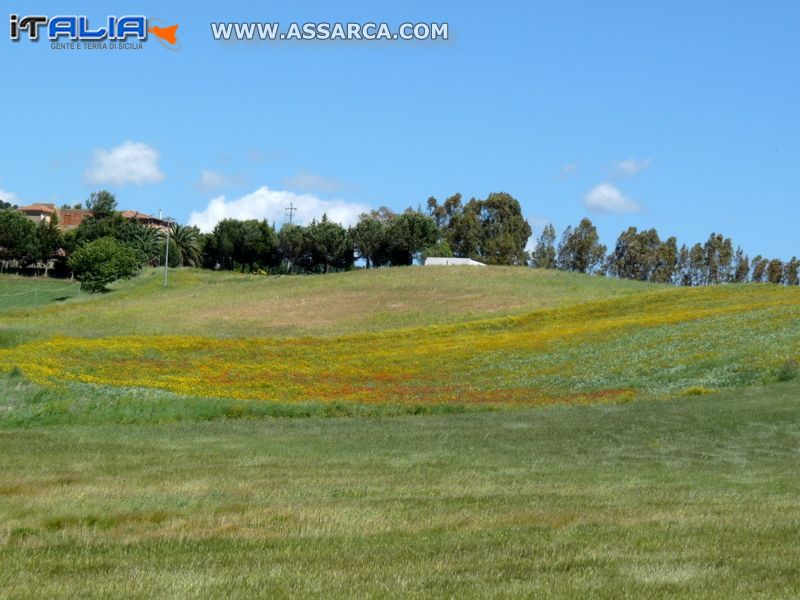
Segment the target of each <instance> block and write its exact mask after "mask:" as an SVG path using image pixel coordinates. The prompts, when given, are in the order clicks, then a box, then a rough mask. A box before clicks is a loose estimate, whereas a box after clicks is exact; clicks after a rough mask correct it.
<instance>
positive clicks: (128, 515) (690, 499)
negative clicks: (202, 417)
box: [0, 382, 800, 599]
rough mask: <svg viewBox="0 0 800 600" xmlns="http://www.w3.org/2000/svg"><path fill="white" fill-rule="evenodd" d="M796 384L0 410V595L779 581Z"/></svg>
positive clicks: (685, 588) (605, 591)
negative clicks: (330, 409) (612, 394)
mask: <svg viewBox="0 0 800 600" xmlns="http://www.w3.org/2000/svg"><path fill="white" fill-rule="evenodd" d="M798 393H800V385H798V384H797V382H790V383H779V384H771V385H770V386H766V387H753V388H748V389H744V390H735V391H734V390H730V391H727V392H723V393H718V394H713V395H705V396H694V397H683V398H678V399H672V400H641V401H637V402H631V403H627V404H615V405H609V404H602V405H590V406H569V405H555V406H550V407H544V408H538V409H519V410H513V411H498V412H480V413H475V414H461V415H458V414H449V415H433V416H397V417H391V418H386V417H381V416H376V417H370V418H362V417H356V418H350V417H345V418H333V419H332V418H318V417H311V418H306V419H235V420H230V419H228V420H225V419H223V420H216V421H211V422H203V423H198V422H183V423H170V424H162V425H152V424H149V425H131V424H128V425H125V424H112V425H109V424H106V425H88V424H81V425H59V426H49V427H41V426H40V427H22V428H10V429H9V428H2V429H0V455H2V456H3V460H2V461H0V573H2V575H3V577H2V582H0V597H2V598H41V597H76V596H79V597H98V598H99V597H109V596H124V597H130V598H152V597H169V598H197V597H203V598H213V597H221V596H224V597H230V598H249V597H265V598H281V597H298V596H299V597H325V598H337V597H397V596H404V597H471V598H485V597H565V598H567V597H568V598H586V597H592V598H615V599H616V598H670V597H686V598H748V599H750V598H792V597H797V596H798V595H799V594H800V571H798V569H797V565H798V564H800V541H798V540H800V519H798V515H799V514H800V478H798V476H797V464H798V459H799V458H800V401H798Z"/></svg>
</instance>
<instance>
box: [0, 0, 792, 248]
mask: <svg viewBox="0 0 800 600" xmlns="http://www.w3.org/2000/svg"><path fill="white" fill-rule="evenodd" d="M181 4H183V3H181ZM181 4H179V3H177V2H174V3H171V4H170V3H165V2H142V1H137V2H135V3H134V2H130V1H128V2H115V1H109V2H103V3H102V8H100V6H101V3H97V2H59V3H53V2H50V3H44V2H24V3H23V2H16V3H14V2H12V3H8V4H7V6H8V7H9V11H8V12H11V11H12V10H16V11H17V12H19V13H21V14H37V13H41V14H48V15H51V16H53V15H55V14H58V13H61V14H63V13H70V14H85V15H87V16H89V17H90V18H92V19H95V18H96V19H97V20H98V22H99V21H101V20H103V19H104V18H105V17H106V15H109V14H117V15H123V14H136V13H139V14H144V15H147V16H149V17H157V18H160V19H162V20H163V21H164V22H166V23H169V24H171V23H179V25H180V28H179V30H178V36H179V38H180V40H181V46H182V48H181V50H180V51H179V52H170V51H168V50H165V49H164V48H162V47H161V46H160V45H159V44H158V43H156V42H155V40H150V41H148V42H147V43H145V47H144V49H142V50H139V51H102V50H98V51H89V50H83V51H69V50H51V49H50V47H49V44H48V43H47V42H46V41H42V42H39V43H30V42H28V41H26V40H23V41H21V42H19V43H12V42H11V41H9V40H8V35H7V33H6V34H5V35H3V39H2V41H1V42H0V54H2V64H3V73H4V76H5V79H6V82H7V84H6V86H4V92H3V94H2V96H1V97H0V105H1V106H2V107H3V109H4V110H3V114H4V115H5V116H6V119H5V122H4V124H3V130H4V134H3V142H4V143H3V144H2V149H0V158H1V160H0V190H2V192H0V194H3V193H5V194H6V195H8V194H14V196H15V197H16V198H17V201H19V202H24V203H28V202H57V203H62V202H69V203H75V202H80V201H83V200H85V199H86V197H87V196H88V195H89V193H90V192H91V191H92V190H93V189H99V188H107V189H109V190H111V191H113V192H114V193H115V194H116V195H117V198H118V201H119V204H120V206H121V207H122V208H135V209H138V210H141V211H144V212H155V213H157V212H158V210H159V209H163V210H164V211H165V213H166V214H169V215H171V216H172V217H174V218H176V219H178V220H180V221H183V222H185V221H187V220H189V219H190V218H191V215H192V213H195V216H194V219H195V220H198V219H200V220H198V221H197V222H201V221H202V222H203V223H206V225H207V224H208V223H210V222H212V221H213V219H214V218H216V217H215V215H216V216H219V215H224V216H237V215H244V216H250V215H251V214H253V213H259V212H261V213H264V214H263V216H266V217H269V218H270V219H275V218H280V208H281V206H282V204H283V203H284V202H285V201H294V202H295V203H299V204H300V208H301V213H299V214H300V216H301V218H302V219H308V218H310V217H311V216H312V215H314V214H315V212H317V211H320V212H321V211H322V210H329V211H331V212H333V213H334V214H336V215H342V217H341V218H343V219H345V220H346V219H347V218H352V215H355V214H357V212H358V211H359V210H361V209H362V208H364V207H378V206H380V205H388V206H390V207H392V208H394V209H398V210H400V209H403V208H405V207H407V206H414V207H416V206H417V205H419V204H423V205H424V203H425V201H426V200H427V198H428V197H429V196H431V195H433V196H436V197H437V198H439V199H440V200H443V199H444V198H445V197H447V196H449V195H451V194H453V193H455V192H461V193H462V194H463V195H464V196H466V197H467V198H469V197H472V196H476V197H484V196H485V195H487V194H488V193H490V192H492V191H507V192H509V193H511V194H513V195H514V196H515V197H516V198H518V199H519V200H520V202H521V204H522V206H523V210H524V212H525V215H526V216H527V217H528V219H529V220H530V222H531V224H532V225H533V227H534V230H535V234H536V235H538V233H539V232H540V231H541V227H542V224H543V223H546V222H550V221H552V222H553V223H554V225H555V226H556V229H557V231H558V232H559V233H560V231H561V230H563V228H564V227H566V226H567V225H569V224H574V223H576V222H577V221H578V220H579V219H580V218H581V217H583V216H589V217H590V218H592V220H593V221H594V222H595V223H596V224H597V226H598V228H599V230H600V233H601V236H602V238H603V241H604V242H605V243H606V244H608V245H612V244H613V242H614V240H615V239H616V236H617V235H618V234H619V232H620V231H622V230H623V229H624V228H625V227H627V226H628V225H635V226H638V227H645V228H649V227H656V228H657V229H658V231H659V232H660V233H661V234H662V236H667V235H676V236H677V237H678V239H679V242H686V243H693V242H695V241H702V240H704V239H705V238H706V237H707V236H708V234H709V233H710V232H711V231H722V232H724V233H725V234H726V235H729V236H731V237H733V239H734V242H735V243H738V244H741V245H742V246H743V247H744V248H745V250H747V251H748V252H749V253H750V254H751V256H752V255H755V254H757V253H761V254H765V255H769V256H777V257H781V258H788V257H790V256H791V255H793V254H800V241H798V239H800V236H797V233H796V228H797V216H798V213H799V212H800V211H798V208H797V201H798V199H799V195H798V190H800V115H798V107H800V85H799V82H798V77H800V76H799V75H798V73H799V72H800V70H798V66H797V60H798V57H800V3H797V2H794V1H783V2H778V1H772V2H770V1H765V2H760V3H744V2H730V1H726V2H721V1H720V2H717V1H705V2H689V1H682V0H681V1H674V2H668V3H667V2H661V3H655V2H633V1H630V2H628V1H614V2H611V1H607V2H600V1H598V2H591V1H588V0H586V1H583V2H570V1H559V2H548V3H544V2H535V1H534V2H508V1H503V0H495V1H494V2H487V3H480V4H477V3H467V2H442V1H440V2H436V3H432V2H429V1H428V2H403V3H394V4H392V5H391V6H388V4H389V3H377V2H348V1H341V2H336V3H333V2H329V1H326V2H317V1H295V2H265V1H260V2H235V3H232V2H230V3H222V2H193V3H191V4H184V6H185V7H189V6H190V8H184V7H182V6H181ZM15 5H16V6H15ZM2 18H3V19H7V18H8V16H7V14H6V15H5V16H3V17H2ZM235 20H244V21H279V22H281V23H282V24H284V25H285V24H288V23H289V22H291V21H299V22H306V21H328V22H335V21H377V22H380V21H386V22H389V23H391V24H392V25H399V24H400V23H402V22H406V21H414V22H416V21H446V22H448V23H449V25H450V35H451V39H450V40H449V41H447V42H414V43H400V42H395V43H388V42H375V43H369V42H355V43H353V42H341V41H340V42H283V43H280V42H277V43H223V42H218V41H214V40H213V39H212V37H211V33H210V27H209V23H210V22H211V21H235ZM5 30H6V32H7V31H8V29H7V25H6V26H5ZM126 142H129V143H128V144H125V143H126ZM115 149H116V150H115ZM120 160H121V161H122V162H123V163H124V164H123V170H124V169H125V168H126V167H125V165H127V168H128V170H129V171H130V169H134V170H136V169H138V168H140V167H141V172H140V173H139V175H137V176H134V177H133V178H131V177H130V176H127V178H126V176H120V175H119V174H116V175H115V173H114V168H116V167H119V165H118V164H116V167H115V161H117V162H119V161H120ZM623 161H627V162H623ZM131 165H133V166H131ZM126 172H127V171H126ZM204 173H205V175H204ZM134 180H135V181H134ZM293 194H297V195H293ZM223 196H224V199H223V198H222V197H223ZM215 199H216V200H215ZM212 201H213V202H212ZM587 202H588V203H589V206H587ZM209 206H211V208H209ZM598 207H605V208H606V209H614V210H611V211H609V210H605V211H598V210H597V209H598ZM317 216H318V215H317Z"/></svg>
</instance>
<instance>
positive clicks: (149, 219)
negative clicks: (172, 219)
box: [122, 210, 169, 231]
mask: <svg viewBox="0 0 800 600" xmlns="http://www.w3.org/2000/svg"><path fill="white" fill-rule="evenodd" d="M122 216H123V218H125V219H133V220H134V221H138V222H139V223H141V224H142V225H147V226H148V227H153V228H154V229H160V230H161V231H166V230H167V229H169V223H168V222H167V221H164V220H163V219H159V218H158V217H154V216H153V215H146V214H144V213H140V212H138V211H135V210H123V211H122Z"/></svg>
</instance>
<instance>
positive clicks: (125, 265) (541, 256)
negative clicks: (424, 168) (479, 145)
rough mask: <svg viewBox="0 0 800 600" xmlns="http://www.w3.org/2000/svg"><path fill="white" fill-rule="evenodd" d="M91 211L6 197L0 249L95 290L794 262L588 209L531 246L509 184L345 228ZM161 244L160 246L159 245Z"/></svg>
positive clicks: (707, 271) (729, 268) (668, 271)
mask: <svg viewBox="0 0 800 600" xmlns="http://www.w3.org/2000/svg"><path fill="white" fill-rule="evenodd" d="M86 205H87V208H88V209H89V210H91V211H92V213H91V216H89V217H88V218H86V219H84V220H83V222H81V224H80V225H79V226H78V227H77V228H76V229H74V230H72V231H69V232H66V233H63V232H61V231H60V229H59V227H58V222H57V218H55V217H54V218H53V219H51V220H50V221H49V222H42V223H39V224H38V225H37V224H35V223H33V222H32V221H31V220H29V219H28V218H26V217H25V216H24V215H22V214H21V213H19V212H18V211H16V210H14V209H13V208H11V207H5V208H0V253H2V254H1V255H0V259H4V260H6V261H7V260H9V259H10V260H15V261H17V262H18V264H22V265H27V264H31V263H36V264H40V265H44V269H45V271H47V269H48V265H49V264H51V263H53V262H54V263H55V269H56V271H57V272H59V274H64V273H66V274H69V273H72V274H74V275H75V276H76V277H78V278H79V279H81V281H82V285H84V287H85V288H86V289H92V290H101V289H104V285H105V284H106V283H107V282H108V281H110V280H112V279H113V278H115V277H127V276H131V275H133V274H134V273H135V272H137V271H138V269H140V268H141V267H142V266H145V265H150V266H158V265H161V264H163V261H164V260H165V256H166V255H167V254H169V262H170V266H173V267H176V266H191V267H204V268H208V269H218V270H238V271H242V272H250V273H259V272H260V273H292V274H301V273H302V274H312V273H330V272H333V271H346V270H350V269H353V268H354V267H355V264H356V262H357V261H362V264H363V265H364V267H366V268H375V267H383V266H400V265H411V264H413V263H414V262H415V261H417V262H419V261H422V260H424V259H425V258H426V257H427V256H442V257H462V258H471V259H473V260H477V261H479V262H483V263H486V264H490V265H516V266H531V267H535V268H541V269H558V270H562V271H574V272H580V273H591V274H598V275H605V276H608V277H616V278H622V279H634V280H639V281H650V282H654V283H672V284H675V285H684V286H698V285H714V284H721V283H743V282H747V281H753V282H770V283H776V284H785V285H797V284H798V268H799V267H800V262H798V260H797V258H795V257H792V258H791V259H790V260H789V261H786V262H783V261H781V260H780V259H769V258H766V257H763V256H760V255H759V256H755V257H753V258H752V259H750V258H749V257H748V255H747V254H745V252H744V251H743V250H742V249H741V248H739V247H737V248H736V249H734V244H733V242H732V241H731V239H730V238H729V237H725V236H724V235H722V234H718V233H712V234H711V235H709V237H708V239H707V240H706V241H705V242H703V243H697V244H694V245H693V246H686V245H685V244H684V245H681V246H680V247H679V246H678V242H677V239H676V238H675V237H669V238H667V239H662V238H661V237H660V236H659V234H658V232H657V231H656V230H655V229H648V230H644V231H638V230H637V229H636V228H635V227H629V228H628V229H626V230H625V231H623V232H622V233H621V234H620V235H619V237H618V238H617V240H616V243H615V245H614V246H613V248H611V249H609V248H607V247H606V246H605V245H603V244H602V243H601V241H600V238H599V235H598V233H597V229H596V227H595V226H594V224H593V223H592V222H591V221H590V220H589V219H582V220H581V221H580V222H579V223H578V224H577V225H576V226H574V227H573V226H569V227H567V228H566V229H565V230H564V231H563V233H562V234H561V237H560V239H558V240H557V236H556V232H555V229H554V227H553V226H552V225H547V226H546V227H544V228H543V230H542V232H541V234H540V235H539V237H538V238H537V239H536V243H535V246H534V248H533V250H532V251H531V252H527V251H526V246H527V243H528V240H529V238H530V236H531V233H532V231H531V227H530V225H529V224H528V222H527V221H526V220H525V218H524V217H523V215H522V210H521V207H520V204H519V202H518V201H517V200H516V199H515V198H514V197H513V196H511V195H510V194H507V193H502V192H501V193H492V194H489V196H488V197H486V198H485V199H476V198H472V199H470V200H469V201H464V199H463V197H462V196H461V194H455V195H453V196H451V197H449V198H447V199H446V200H445V201H444V202H442V203H441V204H440V203H439V201H438V200H437V199H436V198H433V197H432V198H429V199H428V201H427V206H426V209H425V210H423V209H422V207H418V208H417V209H416V210H415V209H412V208H409V209H407V210H405V211H403V212H401V213H396V212H393V211H391V210H390V209H388V208H386V207H382V208H380V209H378V210H373V211H371V212H369V213H366V214H363V215H361V217H360V219H359V221H358V223H356V224H355V225H354V226H352V227H344V226H342V225H341V224H339V223H335V222H333V221H331V220H329V219H328V218H327V216H325V215H323V216H322V217H321V218H320V219H319V220H314V221H312V222H311V223H309V224H308V225H296V224H285V225H283V226H282V227H280V228H278V227H277V226H276V225H275V224H274V223H273V224H270V223H268V222H267V221H265V220H261V221H259V220H237V219H225V220H223V221H220V222H219V223H218V224H217V225H216V226H215V227H214V230H213V231H212V232H211V233H208V234H202V233H201V232H200V231H199V230H198V229H197V228H196V227H190V226H184V225H178V224H173V225H171V227H170V229H169V232H168V234H169V235H166V233H165V232H161V231H158V230H156V229H154V228H152V227H148V226H146V225H143V224H140V223H138V222H137V221H135V220H131V219H125V218H123V217H122V215H121V214H120V212H119V211H117V204H116V199H115V197H114V196H113V195H112V194H110V193H109V192H106V191H101V192H96V193H93V194H92V195H91V197H90V198H89V200H88V201H87V203H86ZM167 245H169V252H167V247H166V246H167Z"/></svg>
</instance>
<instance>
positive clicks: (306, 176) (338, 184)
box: [283, 171, 347, 194]
mask: <svg viewBox="0 0 800 600" xmlns="http://www.w3.org/2000/svg"><path fill="white" fill-rule="evenodd" d="M283 185H284V187H287V188H289V189H290V190H297V191H299V192H322V193H327V194H333V193H336V192H341V191H343V190H344V189H345V188H346V187H347V186H346V185H345V184H344V183H343V182H342V181H339V180H338V179H333V178H331V177H323V176H322V175H315V174H314V173H307V172H305V171H301V172H300V173H297V174H296V175H295V176H294V177H289V178H287V179H284V180H283Z"/></svg>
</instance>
